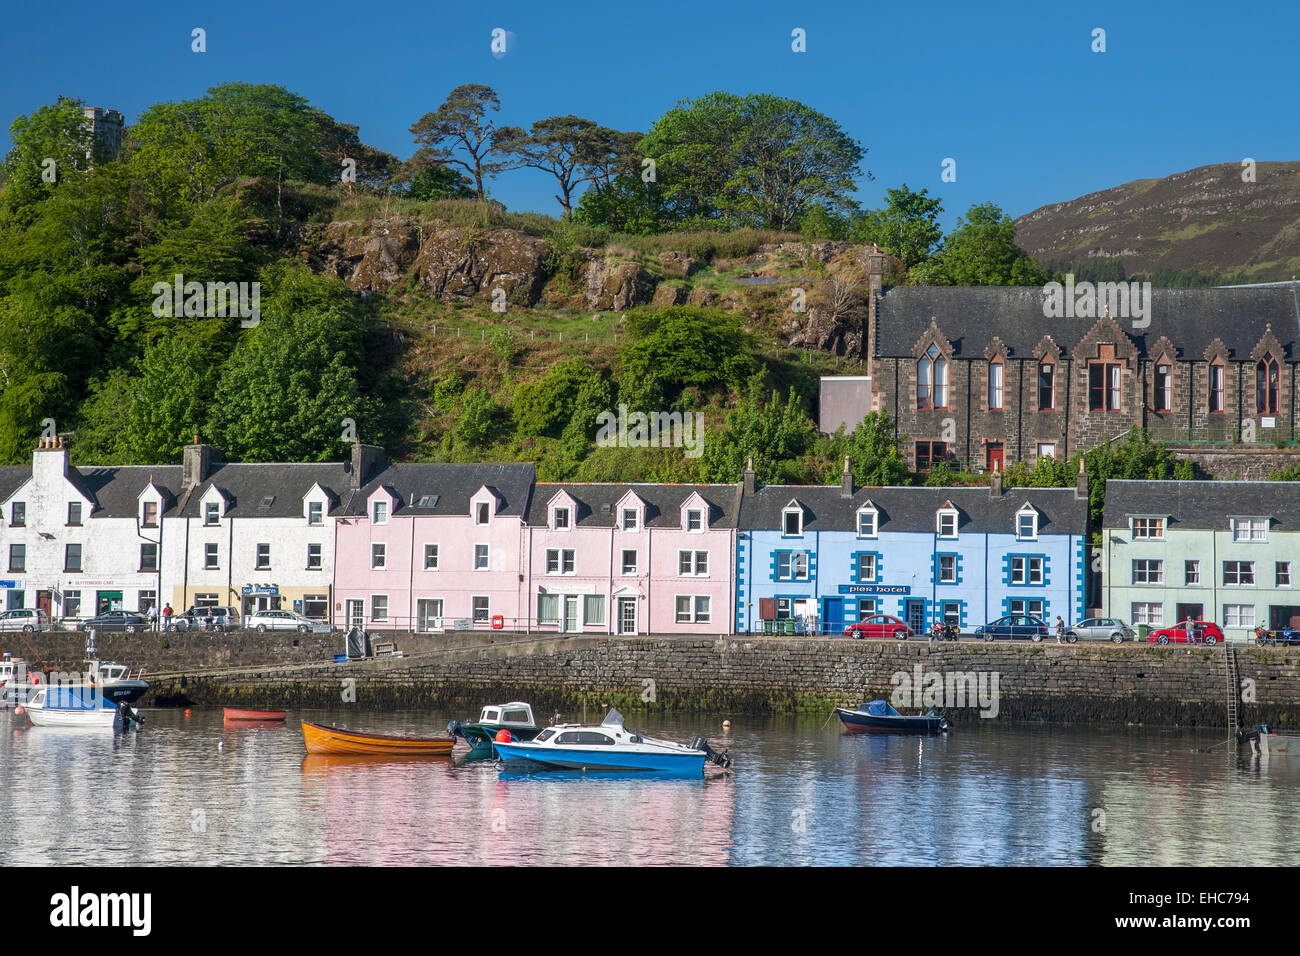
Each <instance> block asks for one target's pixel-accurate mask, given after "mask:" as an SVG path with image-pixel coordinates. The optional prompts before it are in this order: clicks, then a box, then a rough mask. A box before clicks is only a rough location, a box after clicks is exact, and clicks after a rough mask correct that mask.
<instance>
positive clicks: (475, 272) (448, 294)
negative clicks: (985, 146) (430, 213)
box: [415, 229, 546, 305]
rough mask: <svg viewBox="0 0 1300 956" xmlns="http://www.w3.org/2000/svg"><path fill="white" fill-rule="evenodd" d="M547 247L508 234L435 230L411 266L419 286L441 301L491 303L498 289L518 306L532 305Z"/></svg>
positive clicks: (539, 287) (542, 279) (543, 276)
mask: <svg viewBox="0 0 1300 956" xmlns="http://www.w3.org/2000/svg"><path fill="white" fill-rule="evenodd" d="M545 259H546V242H545V241H544V240H542V239H538V238H536V237H535V236H527V235H524V234H523V233H522V232H516V231H515V230H513V229H494V230H491V231H480V230H474V229H440V230H438V231H437V232H435V233H434V234H433V235H432V236H430V237H429V238H428V239H426V240H425V242H424V245H422V246H421V247H420V254H419V256H418V257H417V258H416V260H415V274H416V276H417V278H418V280H419V283H420V286H421V287H422V288H423V289H425V290H426V291H427V292H430V293H432V294H434V295H436V296H438V297H440V298H442V299H444V300H447V301H451V302H464V301H467V300H469V299H472V298H474V297H475V296H483V297H485V298H490V297H491V296H492V291H493V290H494V289H503V290H504V291H505V294H506V299H507V300H508V301H510V302H513V303H515V304H517V305H534V304H536V302H537V299H538V296H539V295H540V294H541V291H542V286H543V285H544V284H545V282H546V274H545V269H544V266H543V264H544V262H545Z"/></svg>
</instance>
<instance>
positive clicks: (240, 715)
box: [224, 707, 287, 720]
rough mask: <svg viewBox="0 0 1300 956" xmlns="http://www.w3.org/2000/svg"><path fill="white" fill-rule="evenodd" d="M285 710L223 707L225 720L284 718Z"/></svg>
mask: <svg viewBox="0 0 1300 956" xmlns="http://www.w3.org/2000/svg"><path fill="white" fill-rule="evenodd" d="M286 713H287V711H283V710H238V709H236V708H234V707H227V708H226V709H225V715H224V719H226V720H284V716H285V714H286Z"/></svg>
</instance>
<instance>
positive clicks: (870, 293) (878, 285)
mask: <svg viewBox="0 0 1300 956" xmlns="http://www.w3.org/2000/svg"><path fill="white" fill-rule="evenodd" d="M886 262H888V258H887V257H886V256H885V254H884V253H883V252H881V251H880V249H879V248H878V247H877V246H876V244H875V243H874V242H873V243H872V244H871V251H870V252H869V253H867V327H866V329H865V330H864V331H865V332H866V334H865V335H863V336H862V350H863V351H864V352H866V353H867V375H868V376H869V377H874V366H875V360H876V303H877V301H878V300H879V299H880V291H881V289H882V288H883V287H884V284H885V264H886ZM873 384H874V383H873Z"/></svg>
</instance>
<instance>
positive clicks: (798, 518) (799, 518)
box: [781, 508, 803, 538]
mask: <svg viewBox="0 0 1300 956" xmlns="http://www.w3.org/2000/svg"><path fill="white" fill-rule="evenodd" d="M791 517H793V518H794V519H795V524H796V526H797V530H795V531H791V530H789V529H790V522H789V520H788V519H789V518H791ZM781 537H783V538H802V537H803V509H802V508H786V509H785V510H784V511H782V512H781Z"/></svg>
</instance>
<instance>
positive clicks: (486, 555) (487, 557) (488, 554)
mask: <svg viewBox="0 0 1300 956" xmlns="http://www.w3.org/2000/svg"><path fill="white" fill-rule="evenodd" d="M480 548H482V549H483V563H482V564H479V563H478V559H479V549H480ZM474 570H475V571H491V570H492V546H491V545H490V544H486V543H484V542H482V541H476V542H474Z"/></svg>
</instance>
